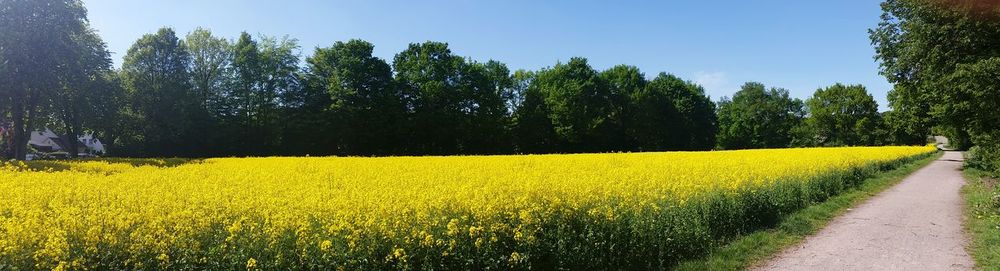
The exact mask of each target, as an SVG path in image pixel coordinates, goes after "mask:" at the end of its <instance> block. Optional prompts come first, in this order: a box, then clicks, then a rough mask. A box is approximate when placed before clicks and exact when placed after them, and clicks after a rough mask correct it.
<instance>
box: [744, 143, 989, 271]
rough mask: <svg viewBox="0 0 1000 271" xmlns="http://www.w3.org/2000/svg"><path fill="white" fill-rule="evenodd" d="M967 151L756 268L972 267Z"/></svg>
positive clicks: (949, 154) (920, 173) (953, 154)
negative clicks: (965, 218) (965, 210)
mask: <svg viewBox="0 0 1000 271" xmlns="http://www.w3.org/2000/svg"><path fill="white" fill-rule="evenodd" d="M961 166H962V154H961V153H959V152H946V153H945V155H944V156H943V157H941V158H940V159H938V160H937V161H934V162H932V163H931V164H930V165H928V166H926V167H924V168H922V169H920V170H918V171H917V172H915V173H913V174H912V175H910V176H909V177H906V179H904V180H903V181H902V182H900V183H899V184H898V185H896V186H895V187H892V188H890V189H888V190H886V191H884V192H882V193H881V194H879V195H877V196H875V197H873V198H871V199H870V200H868V202H865V203H863V204H861V205H858V206H857V207H856V208H854V209H853V210H851V211H848V212H847V213H846V214H844V215H842V216H840V217H838V218H835V219H834V220H833V221H831V222H830V224H829V225H827V227H826V228H824V229H823V230H821V231H820V232H819V233H817V234H816V235H814V236H811V237H808V238H806V240H805V241H804V242H802V243H801V244H798V245H796V246H795V247H792V248H789V249H786V250H785V251H783V252H782V253H780V254H779V255H778V256H776V257H775V258H773V259H771V260H770V261H768V262H766V263H764V264H761V266H759V267H758V268H755V270H838V271H840V270H970V269H973V267H974V264H973V262H972V258H970V257H969V254H968V253H966V252H965V248H964V247H965V237H964V235H963V233H962V204H963V201H962V197H961V195H960V194H959V189H960V188H962V185H963V184H964V183H965V180H964V179H963V178H962V172H961Z"/></svg>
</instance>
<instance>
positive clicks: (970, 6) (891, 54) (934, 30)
mask: <svg viewBox="0 0 1000 271" xmlns="http://www.w3.org/2000/svg"><path fill="white" fill-rule="evenodd" d="M981 4H983V3H979V2H976V1H924V0H888V1H885V2H883V3H882V10H883V11H884V13H883V14H882V22H880V23H879V25H878V27H877V28H875V29H872V30H871V31H870V34H871V39H872V43H873V44H874V45H875V49H876V56H875V57H876V59H878V60H879V63H880V65H881V73H882V75H884V76H885V77H886V78H887V79H888V80H889V82H891V83H893V85H894V88H893V90H892V91H891V92H890V94H889V101H890V105H891V106H892V107H893V109H894V111H895V112H896V113H895V114H897V116H895V117H896V118H900V119H905V120H907V122H909V123H911V125H913V126H914V127H907V129H906V130H911V131H913V132H915V133H921V134H924V135H926V134H929V128H930V127H931V126H938V127H939V128H941V129H940V130H942V131H949V132H950V133H949V136H950V139H951V141H952V143H953V144H955V145H958V146H959V147H967V146H968V145H970V144H971V143H972V142H971V141H970V140H969V139H970V138H969V135H968V134H969V131H968V129H966V123H967V122H968V120H967V118H966V117H967V116H966V115H964V114H963V113H961V112H962V111H963V110H962V109H960V108H962V107H966V106H969V105H970V104H967V103H966V102H968V100H966V99H965V98H969V96H965V95H962V94H961V93H962V92H965V90H962V89H961V88H962V86H961V85H956V84H952V81H950V80H948V78H950V77H951V76H952V74H953V73H955V72H956V71H957V70H958V69H959V67H960V65H963V64H975V63H977V62H980V61H985V60H988V59H990V58H993V57H1000V46H997V44H1000V9H997V6H996V5H995V4H986V5H981ZM991 6H992V8H990V7H991ZM942 45H946V46H942ZM970 91H981V90H970ZM983 109H985V108H983Z"/></svg>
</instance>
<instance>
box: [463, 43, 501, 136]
mask: <svg viewBox="0 0 1000 271" xmlns="http://www.w3.org/2000/svg"><path fill="white" fill-rule="evenodd" d="M460 76H461V78H462V80H461V84H460V89H461V92H462V95H463V96H464V97H465V98H464V99H463V102H462V104H463V106H462V111H463V112H466V116H467V120H465V122H464V127H463V136H462V138H461V139H460V141H459V142H460V145H461V149H462V151H463V152H464V153H474V154H498V153H507V152H510V151H511V150H512V149H513V146H512V144H510V138H509V133H508V131H507V127H508V126H509V122H510V117H511V115H510V112H509V111H508V110H507V104H508V101H507V99H509V98H510V93H511V88H512V87H513V85H512V84H513V79H512V77H511V74H510V70H509V69H507V65H504V64H502V63H500V62H497V61H492V60H491V61H488V62H486V63H479V62H468V63H465V64H464V65H462V70H461V74H460Z"/></svg>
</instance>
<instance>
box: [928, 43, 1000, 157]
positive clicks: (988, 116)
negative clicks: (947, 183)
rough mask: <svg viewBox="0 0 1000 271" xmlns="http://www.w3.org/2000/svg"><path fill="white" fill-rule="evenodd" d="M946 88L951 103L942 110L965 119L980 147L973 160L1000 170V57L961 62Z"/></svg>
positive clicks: (972, 139)
mask: <svg viewBox="0 0 1000 271" xmlns="http://www.w3.org/2000/svg"><path fill="white" fill-rule="evenodd" d="M948 83H950V85H951V86H952V87H951V88H949V89H948V90H946V91H945V93H944V95H943V96H944V97H945V100H944V102H946V103H949V104H950V106H948V107H944V108H945V109H946V110H947V111H945V112H942V114H945V115H948V116H951V118H954V119H955V120H956V121H957V122H960V123H963V126H962V128H963V129H964V131H966V132H967V133H968V134H969V135H970V136H971V138H970V139H971V141H972V143H974V144H976V145H977V146H978V149H977V150H975V151H971V153H972V157H971V159H970V164H971V165H973V166H976V167H979V168H982V169H986V170H991V171H994V172H1000V114H997V113H996V110H997V109H998V108H1000V57H993V58H989V59H985V60H981V61H978V62H975V63H969V64H961V65H959V66H958V69H957V70H956V71H955V73H953V74H952V75H951V76H949V78H948ZM949 143H950V142H949Z"/></svg>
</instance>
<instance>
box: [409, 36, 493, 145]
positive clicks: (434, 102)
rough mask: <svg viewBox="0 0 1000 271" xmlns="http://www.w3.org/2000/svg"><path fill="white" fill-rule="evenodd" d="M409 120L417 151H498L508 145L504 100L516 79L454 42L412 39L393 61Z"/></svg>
mask: <svg viewBox="0 0 1000 271" xmlns="http://www.w3.org/2000/svg"><path fill="white" fill-rule="evenodd" d="M393 68H394V70H395V72H396V78H395V82H396V83H397V86H398V87H399V88H400V93H401V95H402V98H403V101H404V104H405V108H406V110H407V114H408V115H409V122H408V124H407V125H405V126H406V127H405V128H404V129H405V131H406V132H405V137H406V141H408V142H412V143H411V144H408V146H407V149H406V152H407V153H411V154H455V153H497V152H501V151H504V150H506V149H508V145H509V144H506V143H505V142H507V141H504V140H503V138H506V135H505V131H506V130H505V129H504V128H503V127H505V126H506V122H507V121H508V116H509V114H508V112H509V111H508V110H507V107H506V106H507V104H506V101H505V100H504V97H505V96H506V94H505V93H507V92H508V91H510V90H509V88H510V83H509V82H511V79H510V78H509V77H510V74H509V70H508V69H507V67H506V66H504V65H502V64H500V63H498V62H493V61H491V62H488V63H485V64H482V63H476V62H466V61H465V59H463V58H462V57H459V56H457V55H455V54H453V53H452V52H451V50H450V49H448V44H446V43H440V42H425V43H414V44H410V46H409V48H407V49H406V50H404V51H403V52H400V53H399V54H397V55H396V57H395V59H394V61H393Z"/></svg>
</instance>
